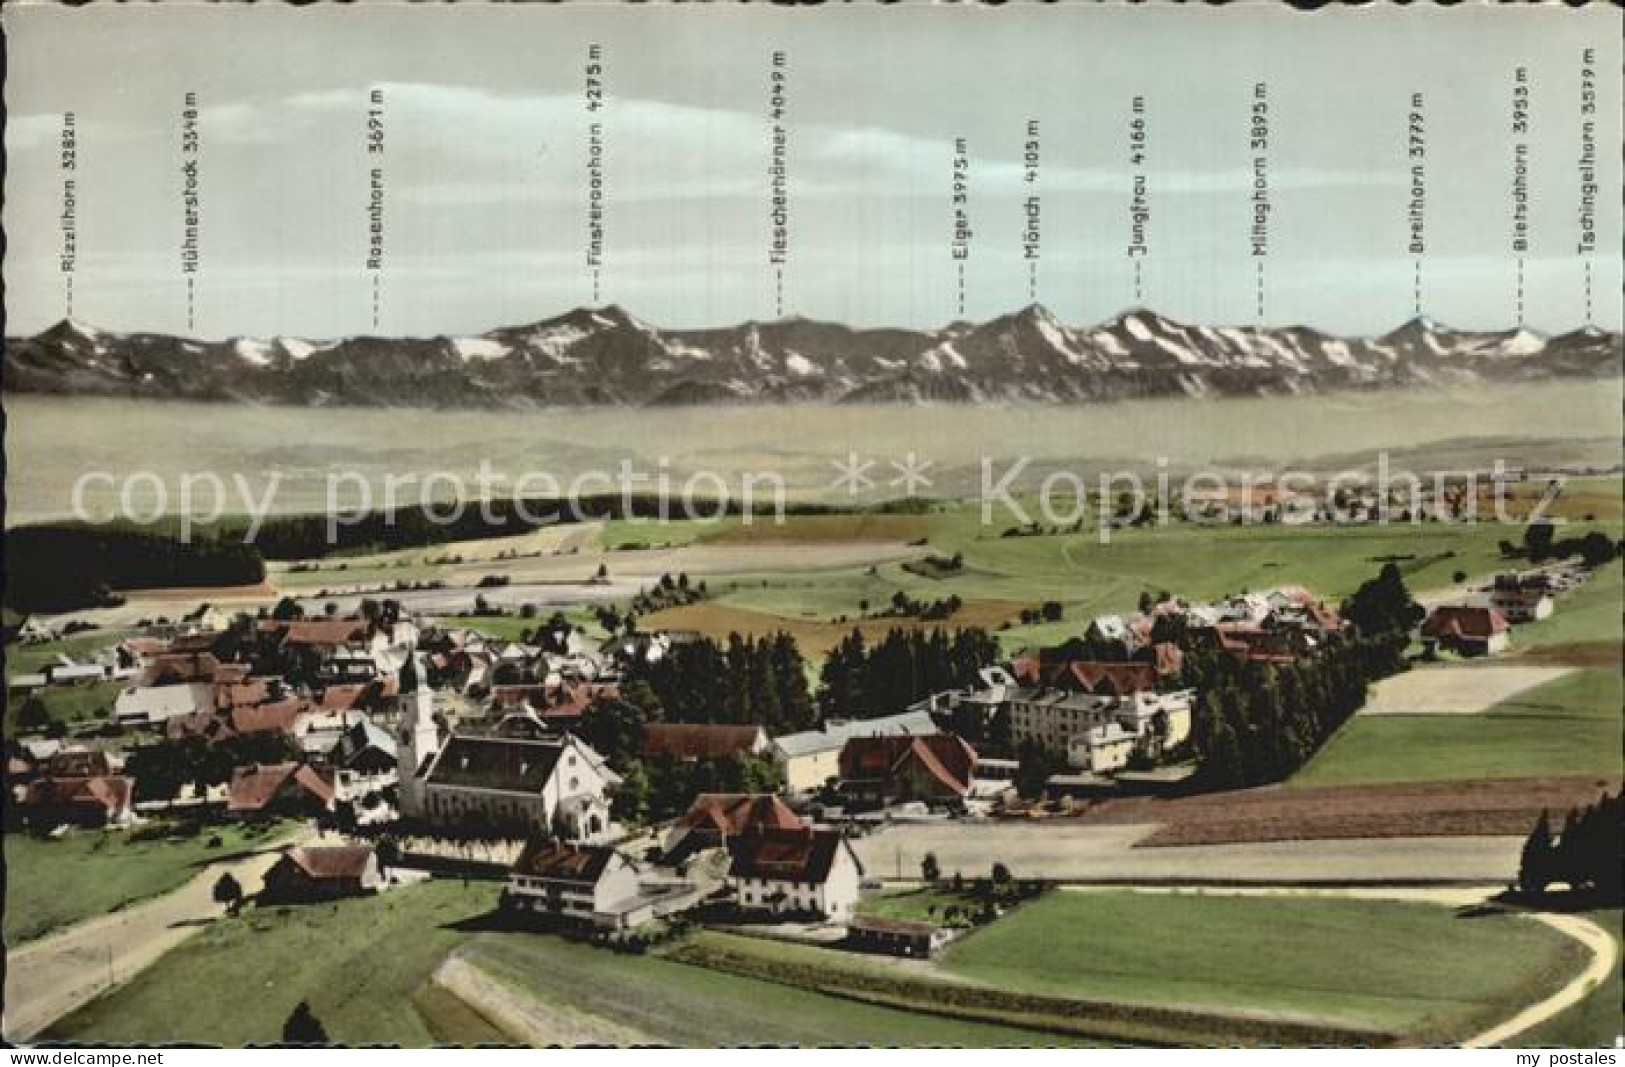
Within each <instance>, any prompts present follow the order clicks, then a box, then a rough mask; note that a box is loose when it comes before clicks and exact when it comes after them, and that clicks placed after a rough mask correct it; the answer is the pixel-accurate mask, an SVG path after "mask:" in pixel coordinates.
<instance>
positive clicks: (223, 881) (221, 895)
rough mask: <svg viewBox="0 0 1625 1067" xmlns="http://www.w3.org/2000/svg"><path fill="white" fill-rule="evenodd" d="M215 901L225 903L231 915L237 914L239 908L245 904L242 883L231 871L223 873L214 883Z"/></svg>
mask: <svg viewBox="0 0 1625 1067" xmlns="http://www.w3.org/2000/svg"><path fill="white" fill-rule="evenodd" d="M214 902H215V903H216V904H224V905H225V906H226V912H227V914H229V915H235V914H237V909H238V908H240V907H242V905H243V887H242V884H241V883H239V882H238V881H237V879H236V878H234V877H232V874H231V872H230V871H227V872H226V873H225V874H222V875H221V876H220V877H219V878H218V879H217V880H216V881H215V883H214Z"/></svg>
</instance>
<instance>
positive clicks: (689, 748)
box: [639, 722, 769, 760]
mask: <svg viewBox="0 0 1625 1067" xmlns="http://www.w3.org/2000/svg"><path fill="white" fill-rule="evenodd" d="M768 744H769V742H768V739H767V731H766V730H764V729H762V728H761V727H760V726H735V725H733V724H731V723H664V722H654V723H650V724H648V725H647V726H645V727H644V728H643V744H642V747H641V748H640V750H639V755H641V756H642V757H643V758H644V759H659V758H661V757H666V758H670V759H678V760H717V759H734V758H737V757H740V756H759V755H761V754H762V753H764V752H766V751H767V750H768Z"/></svg>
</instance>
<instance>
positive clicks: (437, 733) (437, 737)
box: [395, 651, 621, 843]
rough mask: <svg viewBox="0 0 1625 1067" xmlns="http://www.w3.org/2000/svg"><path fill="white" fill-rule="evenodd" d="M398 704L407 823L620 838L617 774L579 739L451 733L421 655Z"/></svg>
mask: <svg viewBox="0 0 1625 1067" xmlns="http://www.w3.org/2000/svg"><path fill="white" fill-rule="evenodd" d="M399 701H400V721H399V725H398V727H397V732H396V738H395V757H396V761H397V764H398V766H399V768H400V798H401V814H402V815H403V816H404V817H406V818H408V819H412V820H415V821H418V822H420V823H423V824H426V825H428V826H431V827H443V828H445V829H447V830H454V831H461V832H468V833H492V834H497V833H500V834H512V835H515V836H533V835H537V834H540V835H544V836H548V837H553V838H557V839H560V840H566V841H578V842H587V843H594V842H599V841H607V840H612V839H613V838H614V836H615V833H616V828H615V826H614V824H613V823H612V822H611V821H610V811H609V806H610V794H611V793H612V792H613V791H614V789H615V787H616V786H617V785H619V784H620V781H621V779H620V776H619V775H617V774H616V773H615V772H614V771H612V770H610V768H609V766H608V764H606V763H605V762H604V759H603V757H602V756H600V755H599V754H598V753H597V752H595V751H593V749H592V748H591V747H590V746H589V745H587V744H586V743H585V742H583V741H582V740H580V739H579V738H577V737H575V736H573V735H571V734H568V733H565V734H561V735H558V736H552V737H539V738H538V737H510V736H498V735H489V734H475V733H457V732H455V731H451V730H449V729H447V727H446V723H445V719H444V717H443V716H441V715H439V714H437V713H436V710H435V699H434V691H433V690H432V689H431V688H430V687H429V684H428V673H427V671H426V670H425V669H424V665H423V664H422V663H421V662H419V654H418V653H417V652H416V651H414V652H412V653H411V655H409V656H408V657H407V660H406V662H405V663H404V664H402V666H401V670H400V689H399Z"/></svg>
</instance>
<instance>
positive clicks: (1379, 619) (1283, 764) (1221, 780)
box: [1181, 563, 1423, 789]
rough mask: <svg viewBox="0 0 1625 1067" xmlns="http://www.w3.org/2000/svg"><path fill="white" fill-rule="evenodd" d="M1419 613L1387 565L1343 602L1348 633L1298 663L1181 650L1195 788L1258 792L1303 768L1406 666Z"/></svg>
mask: <svg viewBox="0 0 1625 1067" xmlns="http://www.w3.org/2000/svg"><path fill="white" fill-rule="evenodd" d="M1422 614H1423V612H1422V608H1421V607H1420V606H1419V605H1418V604H1417V603H1416V602H1415V601H1414V600H1413V599H1411V595H1410V592H1409V591H1408V590H1407V589H1406V588H1405V581H1404V578H1403V577H1402V576H1401V575H1400V572H1399V569H1398V568H1397V567H1395V566H1394V565H1393V564H1392V563H1390V564H1387V565H1385V566H1384V567H1383V569H1382V571H1381V572H1380V573H1379V574H1378V575H1377V577H1375V578H1373V579H1371V580H1370V581H1368V582H1366V583H1364V584H1363V585H1361V586H1360V588H1359V589H1358V590H1356V591H1355V593H1354V595H1353V596H1352V597H1350V598H1349V599H1348V600H1347V601H1346V602H1345V603H1344V604H1343V617H1344V618H1345V619H1347V620H1348V621H1349V622H1350V623H1351V624H1352V626H1353V632H1352V633H1350V634H1347V635H1343V636H1339V637H1333V638H1331V639H1329V640H1328V641H1327V642H1326V644H1325V645H1324V646H1323V647H1322V648H1320V649H1319V650H1317V651H1316V652H1315V653H1314V654H1312V655H1308V656H1304V657H1302V658H1300V659H1299V660H1298V661H1297V662H1296V663H1291V664H1267V663H1253V662H1248V661H1245V660H1242V659H1238V658H1237V657H1236V656H1234V655H1231V654H1230V653H1228V652H1224V651H1219V650H1216V649H1211V648H1203V647H1200V646H1188V647H1187V648H1186V655H1185V661H1184V666H1183V669H1182V677H1181V682H1182V684H1183V685H1186V686H1189V687H1191V688H1193V689H1195V690H1196V692H1197V702H1196V713H1195V719H1194V723H1193V733H1194V740H1195V743H1196V753H1197V763H1198V772H1197V777H1198V781H1199V782H1200V784H1201V785H1203V786H1204V787H1206V788H1209V789H1235V788H1240V787H1244V786H1253V785H1264V784H1266V783H1269V782H1279V781H1281V780H1283V779H1285V778H1287V777H1288V776H1289V775H1291V774H1292V773H1293V772H1294V771H1296V770H1297V769H1298V768H1299V767H1302V766H1303V765H1304V764H1305V763H1306V762H1308V760H1309V757H1311V756H1313V755H1314V754H1315V752H1316V751H1318V750H1319V748H1320V746H1321V745H1323V744H1325V743H1326V741H1327V740H1328V739H1330V737H1331V736H1332V734H1333V733H1335V732H1336V731H1337V728H1338V727H1340V726H1342V725H1343V723H1344V722H1345V721H1347V719H1348V717H1349V716H1350V715H1353V714H1354V713H1355V712H1356V711H1358V710H1359V709H1360V707H1361V706H1362V705H1363V704H1364V703H1365V700H1366V692H1367V690H1368V688H1369V687H1370V685H1371V683H1372V682H1374V681H1376V680H1377V679H1379V678H1385V677H1387V676H1388V675H1391V674H1396V673H1398V672H1400V671H1402V670H1405V669H1406V667H1407V663H1406V659H1405V653H1406V649H1407V647H1408V646H1409V644H1410V631H1411V628H1412V627H1414V626H1415V625H1416V624H1417V622H1419V621H1420V620H1421V618H1422Z"/></svg>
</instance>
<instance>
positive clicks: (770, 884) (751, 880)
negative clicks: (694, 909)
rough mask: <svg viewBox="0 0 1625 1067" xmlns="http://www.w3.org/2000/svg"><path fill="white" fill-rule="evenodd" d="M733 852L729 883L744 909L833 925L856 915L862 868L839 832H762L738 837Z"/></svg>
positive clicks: (806, 830)
mask: <svg viewBox="0 0 1625 1067" xmlns="http://www.w3.org/2000/svg"><path fill="white" fill-rule="evenodd" d="M728 852H729V854H730V855H731V856H732V862H731V863H730V865H729V867H728V881H729V883H730V884H731V885H732V886H733V888H734V891H735V893H736V894H737V900H738V904H739V907H740V908H741V909H742V910H744V911H747V912H758V913H763V914H767V915H783V916H792V915H816V916H818V917H820V918H823V919H826V920H829V921H833V922H845V921H846V920H848V919H851V918H852V917H853V916H854V915H855V914H857V906H858V898H859V884H860V883H861V881H862V879H863V865H862V864H861V863H859V862H858V857H857V855H856V854H855V853H854V852H853V851H852V846H851V844H850V843H849V842H848V841H847V839H846V838H845V837H843V836H842V835H841V834H839V833H837V832H836V831H834V830H814V829H811V828H802V829H796V830H779V829H763V830H757V831H754V832H752V833H747V834H742V835H741V836H739V837H736V838H734V839H733V840H732V841H731V842H729V845H728Z"/></svg>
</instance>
